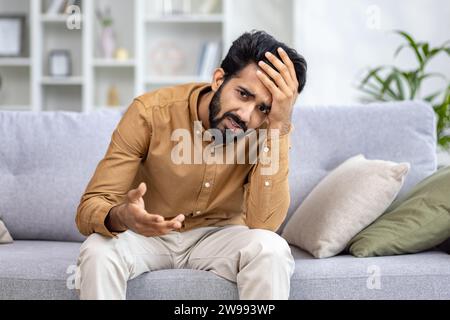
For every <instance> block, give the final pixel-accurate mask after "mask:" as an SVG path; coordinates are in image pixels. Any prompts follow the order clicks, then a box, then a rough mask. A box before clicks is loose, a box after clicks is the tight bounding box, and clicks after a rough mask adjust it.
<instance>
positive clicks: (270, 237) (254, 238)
mask: <svg viewBox="0 0 450 320" xmlns="http://www.w3.org/2000/svg"><path fill="white" fill-rule="evenodd" d="M248 244H249V247H251V248H252V250H256V252H259V253H260V254H264V255H269V256H273V257H280V258H288V259H292V254H291V249H290V247H289V245H288V243H287V242H286V240H284V239H283V238H282V237H281V236H280V235H278V234H277V233H275V232H272V231H269V230H264V229H250V230H249V239H248Z"/></svg>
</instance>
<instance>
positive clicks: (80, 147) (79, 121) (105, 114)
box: [0, 110, 121, 241]
mask: <svg viewBox="0 0 450 320" xmlns="http://www.w3.org/2000/svg"><path fill="white" fill-rule="evenodd" d="M120 117H121V114H120V112H118V111H109V110H106V111H100V112H95V113H91V114H83V113H71V112H42V113H34V112H0V216H1V217H2V219H3V221H4V222H5V225H6V227H7V228H8V230H9V231H10V233H11V236H12V237H13V238H14V239H38V240H66V241H81V240H83V239H85V237H83V236H82V235H81V234H80V233H79V232H78V230H77V228H76V225H75V213H76V208H77V206H78V203H79V201H80V198H81V195H82V194H83V192H84V190H85V188H86V186H87V183H88V182H89V179H90V178H91V176H92V174H93V172H94V170H95V167H96V165H97V163H98V161H99V160H100V159H101V158H102V157H103V156H104V154H105V152H106V149H107V146H108V144H109V140H110V138H111V133H112V131H113V130H114V127H115V126H116V124H117V123H118V121H119V120H120Z"/></svg>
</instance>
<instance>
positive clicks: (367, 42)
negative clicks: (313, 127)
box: [294, 0, 450, 104]
mask: <svg viewBox="0 0 450 320" xmlns="http://www.w3.org/2000/svg"><path fill="white" fill-rule="evenodd" d="M294 1H295V9H294V11H295V18H294V38H295V46H296V48H297V49H298V50H299V51H300V52H301V53H302V54H304V55H305V57H306V59H307V61H308V64H309V78H308V83H307V87H306V89H305V91H304V94H303V95H302V97H301V98H300V100H299V102H300V103H303V104H336V103H353V102H357V101H358V98H359V97H361V93H359V91H357V90H356V89H355V85H356V84H357V83H358V81H357V80H358V79H359V78H358V77H360V76H361V71H362V70H364V68H367V67H374V66H376V65H380V64H392V63H396V64H399V65H400V66H405V65H411V63H412V62H413V61H415V60H414V59H413V57H412V56H410V55H408V54H406V52H405V53H402V54H400V56H399V57H398V58H397V59H396V60H394V58H393V52H394V51H395V49H396V48H397V46H398V45H399V43H400V41H402V40H401V38H400V37H399V36H397V35H394V34H392V33H390V32H389V31H390V30H393V29H401V30H404V31H407V32H408V33H411V34H413V35H414V36H415V37H416V38H417V39H421V40H426V41H429V42H431V44H432V45H441V44H442V42H444V41H446V40H448V39H450V1H448V0H395V1H392V0H339V1H336V0H294ZM399 62H401V63H399ZM430 67H431V69H432V70H438V71H440V72H444V73H446V75H447V77H450V63H449V58H448V57H447V56H445V55H443V56H441V57H439V59H437V61H436V63H434V64H432V65H430ZM435 85H436V83H428V85H427V86H426V89H428V88H430V87H433V86H435ZM425 91H427V90H425Z"/></svg>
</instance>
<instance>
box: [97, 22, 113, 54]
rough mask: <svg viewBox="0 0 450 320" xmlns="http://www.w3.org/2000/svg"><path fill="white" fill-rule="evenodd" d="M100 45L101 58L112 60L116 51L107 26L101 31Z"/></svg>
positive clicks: (111, 33) (111, 31)
mask: <svg viewBox="0 0 450 320" xmlns="http://www.w3.org/2000/svg"><path fill="white" fill-rule="evenodd" d="M101 45H102V51H103V56H104V57H105V58H107V59H112V58H113V57H114V52H115V51H116V39H115V37H114V29H113V28H112V27H109V26H108V27H104V28H103V29H102V34H101Z"/></svg>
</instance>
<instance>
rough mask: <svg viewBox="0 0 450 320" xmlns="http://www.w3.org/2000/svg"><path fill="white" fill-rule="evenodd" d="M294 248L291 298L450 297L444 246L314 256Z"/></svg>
mask: <svg viewBox="0 0 450 320" xmlns="http://www.w3.org/2000/svg"><path fill="white" fill-rule="evenodd" d="M292 254H293V256H294V258H295V262H296V263H295V273H294V275H293V277H292V279H291V287H292V289H291V296H290V299H300V300H309V299H325V300H326V299H352V300H357V299H361V300H362V299H367V300H377V299H380V300H391V299H400V300H405V299H419V300H420V299H436V300H437V299H443V300H448V299H450V268H449V265H450V256H449V255H448V254H446V253H445V252H442V251H437V250H436V251H426V252H421V253H416V254H408V255H401V256H388V257H370V258H355V257H353V256H351V255H338V256H335V257H332V258H328V259H314V258H313V257H312V256H311V255H310V254H308V253H306V252H305V251H302V250H300V249H298V248H295V247H292Z"/></svg>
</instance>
